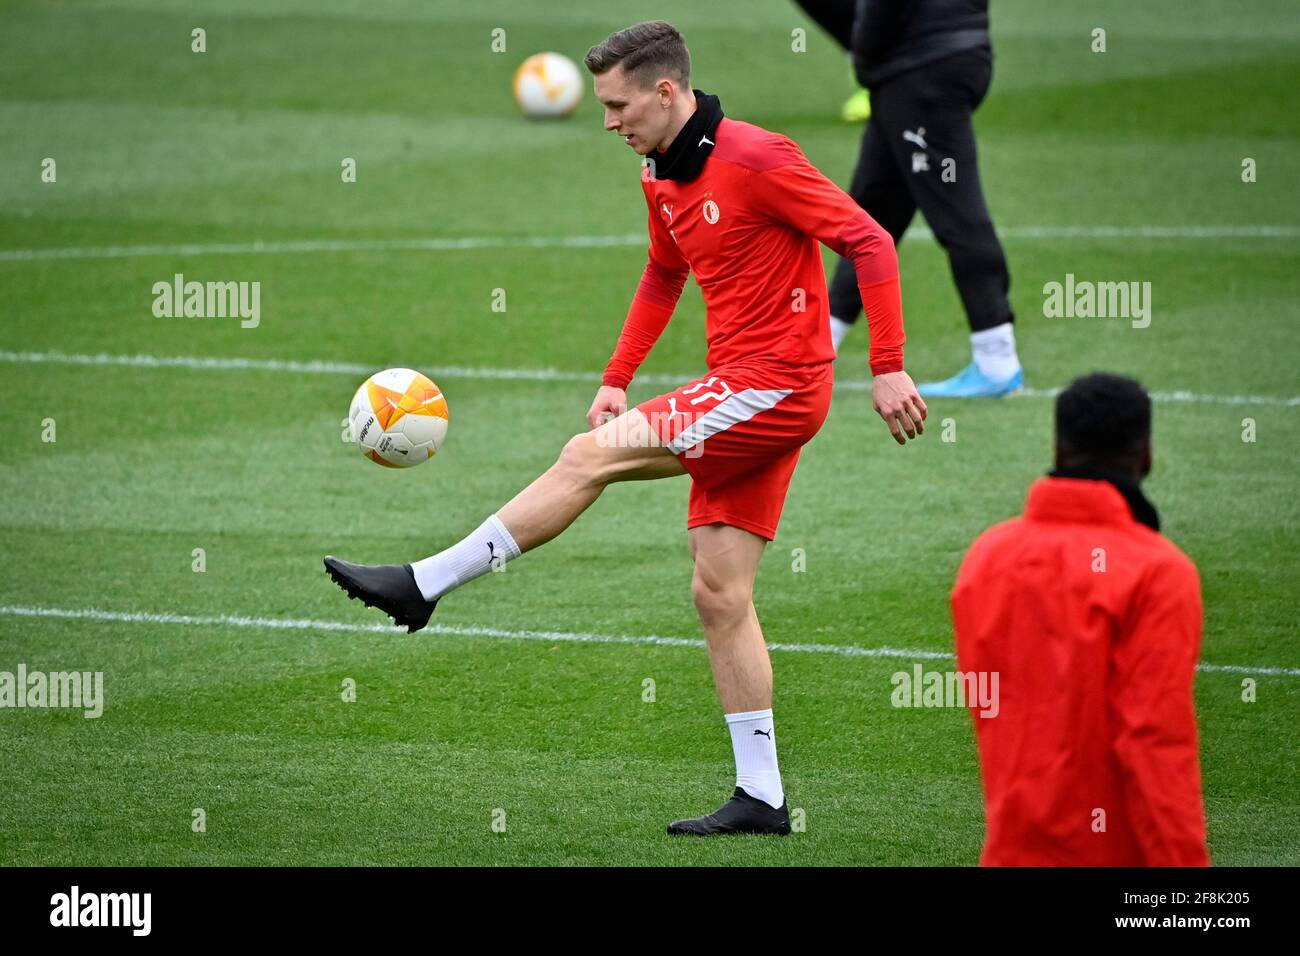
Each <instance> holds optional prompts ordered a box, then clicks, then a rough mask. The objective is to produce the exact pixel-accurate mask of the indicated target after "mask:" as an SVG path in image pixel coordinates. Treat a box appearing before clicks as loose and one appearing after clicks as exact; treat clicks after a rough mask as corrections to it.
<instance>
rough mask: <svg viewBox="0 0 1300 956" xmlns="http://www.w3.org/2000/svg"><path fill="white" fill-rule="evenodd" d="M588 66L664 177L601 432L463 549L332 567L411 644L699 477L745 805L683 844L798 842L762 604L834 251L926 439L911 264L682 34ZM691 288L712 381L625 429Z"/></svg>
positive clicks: (597, 411)
mask: <svg viewBox="0 0 1300 956" xmlns="http://www.w3.org/2000/svg"><path fill="white" fill-rule="evenodd" d="M586 65H587V68H588V70H589V71H590V72H591V73H592V74H593V76H594V77H595V79H594V85H595V90H596V98H597V99H598V100H600V102H601V104H602V105H603V106H604V121H605V129H607V130H609V131H610V132H613V133H616V134H617V135H618V136H620V137H622V139H623V141H624V142H625V143H626V144H627V145H628V146H629V147H630V148H631V149H632V150H633V151H634V152H635V153H637V154H638V155H640V156H644V157H646V160H645V163H644V165H643V167H642V170H641V188H642V190H643V192H644V195H645V201H646V206H647V208H648V211H649V228H650V250H649V257H648V260H647V262H646V265H645V269H644V271H643V273H642V276H641V281H640V284H639V285H638V287H637V290H636V295H635V296H634V297H633V299H632V305H631V308H630V309H629V310H628V314H627V318H626V321H625V322H624V325H623V330H622V334H621V335H620V336H619V339H618V344H617V347H616V348H615V350H614V354H613V357H612V358H611V359H610V361H609V364H608V366H607V367H606V369H605V373H604V376H603V380H602V383H601V387H600V389H599V391H598V392H597V393H596V397H595V400H594V401H593V402H592V405H591V408H590V410H589V411H588V413H587V424H588V426H590V428H591V430H590V431H588V432H586V433H584V434H580V435H577V436H575V437H574V438H573V439H571V440H570V441H569V443H568V444H567V445H565V447H564V450H563V452H562V453H561V454H560V457H559V459H558V460H557V461H556V462H555V464H554V465H553V466H552V467H551V468H550V469H549V470H548V471H547V472H546V473H545V474H543V475H542V476H541V477H539V478H538V479H537V480H536V481H534V482H533V483H532V484H531V485H529V486H528V487H527V488H525V489H524V490H523V491H521V492H520V493H519V494H518V495H516V496H515V497H514V498H513V499H512V500H511V501H509V502H508V503H507V504H506V505H504V506H503V507H502V508H501V509H500V510H499V511H498V512H496V513H495V514H492V515H490V516H489V517H488V518H487V520H486V521H484V523H483V524H482V525H481V526H480V527H479V528H478V529H477V530H475V531H474V532H473V533H471V534H470V535H469V536H468V537H466V538H464V539H463V540H462V541H460V542H459V543H457V544H454V545H452V546H451V547H450V548H447V549H446V550H444V551H441V552H439V553H438V554H435V555H433V556H432V557H429V558H425V559H424V560H422V561H416V562H414V563H413V564H407V565H359V564H352V563H350V562H347V561H342V560H340V559H338V558H334V557H326V559H325V567H326V570H327V571H328V572H329V574H330V576H331V577H332V578H333V579H334V581H335V582H336V583H337V584H338V585H339V586H340V587H342V588H343V589H344V590H346V591H347V593H348V594H349V596H351V597H354V598H360V599H361V600H363V601H365V602H366V603H367V604H369V605H371V606H375V607H378V608H380V609H381V610H383V611H384V612H385V613H387V614H389V615H390V616H391V617H392V618H393V619H394V620H395V621H397V622H398V623H399V624H401V625H404V626H406V627H407V628H408V629H409V630H411V631H415V630H418V629H420V628H422V627H424V626H425V624H426V623H427V622H428V620H429V616H430V614H431V613H432V611H433V608H434V605H435V604H436V603H437V602H438V600H439V599H440V598H441V597H442V596H443V595H445V594H447V593H448V592H450V591H451V590H452V589H454V588H456V587H459V586H460V585H463V584H465V583H467V582H469V581H471V580H473V579H474V578H477V577H480V576H481V575H483V574H485V573H487V572H488V571H489V570H492V569H494V568H497V567H500V566H501V565H502V564H504V563H505V562H506V561H509V560H511V559H513V558H516V557H518V556H519V555H520V554H522V553H523V552H525V551H529V550H531V549H533V548H536V547H538V546H540V545H542V544H545V543H546V542H547V541H549V540H551V539H552V538H554V537H555V536H556V535H558V534H560V533H561V532H562V531H563V530H564V529H565V528H567V527H568V526H569V525H570V524H572V523H573V522H574V521H575V520H576V519H577V518H578V516H579V515H580V514H582V512H583V511H585V510H586V509H587V508H588V507H589V506H590V505H591V504H592V503H593V502H595V500H596V499H597V498H598V497H599V496H600V494H601V492H602V491H604V489H605V488H606V487H607V486H608V485H610V484H611V483H613V482H618V481H635V480H642V479H652V478H668V477H672V476H676V475H683V474H689V475H690V476H691V494H690V508H689V514H688V517H687V522H686V526H687V529H688V531H687V534H688V537H689V540H690V548H691V555H692V557H693V558H694V561H695V573H694V577H693V579H692V581H691V593H692V597H693V598H694V601H695V607H696V610H697V612H698V614H699V617H700V622H701V624H702V625H703V628H704V633H705V636H706V638H707V640H708V649H709V661H710V663H711V664H712V667H713V675H714V681H715V684H716V686H717V690H718V696H719V698H720V700H721V703H722V707H723V710H724V712H725V715H726V721H727V725H728V729H729V731H730V734H731V740H732V748H733V752H734V755H735V759H736V789H735V792H734V793H733V795H732V797H731V799H730V800H728V801H727V802H726V803H725V804H724V805H723V806H722V807H721V808H719V809H718V810H717V811H716V812H714V813H710V814H706V815H704V816H702V817H696V818H691V819H687V820H679V821H676V822H675V823H673V824H671V825H670V826H669V828H668V832H669V833H670V834H691V835H701V836H707V835H713V834H731V833H775V834H786V833H789V832H790V815H789V811H788V809H787V805H786V799H785V793H784V789H783V787H782V784H781V775H780V772H779V769H778V766H777V759H776V739H775V729H774V727H773V724H772V665H771V661H770V659H769V657H768V653H767V645H766V644H765V643H764V640H763V632H762V630H761V629H760V627H759V623H758V617H757V615H756V613H755V611H754V603H753V585H754V576H755V573H756V572H757V570H758V563H759V559H760V558H761V557H762V553H763V548H764V546H765V545H766V544H767V542H768V541H770V540H771V539H772V538H773V537H774V536H775V535H776V528H777V522H778V521H779V520H780V517H781V510H782V506H783V505H784V503H785V496H786V490H787V488H788V487H789V484H790V477H791V475H792V474H793V473H794V467H795V463H796V462H797V461H798V459H799V451H800V448H801V447H802V446H803V445H804V444H805V443H806V442H807V441H808V440H809V439H811V438H812V437H813V435H815V434H816V433H817V431H818V429H820V428H821V425H822V421H823V420H824V419H825V417H826V413H827V410H828V408H829V405H830V399H831V386H832V369H833V362H834V358H835V349H834V348H833V347H832V345H831V340H830V326H829V321H830V320H829V312H828V307H827V295H826V275H825V272H824V271H823V268H822V260H821V253H820V251H819V247H818V243H819V242H821V243H824V244H825V245H827V246H829V247H830V248H831V249H833V250H835V251H836V252H838V253H839V254H840V255H842V256H844V257H846V258H847V259H849V260H850V261H852V262H853V263H854V266H855V267H856V269H857V271H858V282H859V289H860V292H861V295H862V299H863V301H864V303H865V304H866V313H867V323H868V326H869V328H870V331H871V356H870V361H871V370H872V373H873V375H874V380H873V382H872V398H873V403H874V406H875V409H876V411H877V412H878V413H879V414H880V416H881V417H882V418H883V419H884V420H885V422H886V423H887V424H888V426H889V428H890V431H891V432H892V433H893V435H894V438H895V440H896V441H897V442H898V443H899V444H903V443H905V442H906V441H907V439H908V438H915V437H916V436H918V435H920V434H921V432H922V431H923V428H924V420H925V416H926V407H925V403H924V402H923V401H922V400H921V397H920V396H919V395H918V394H917V390H916V386H915V385H914V384H913V383H912V379H911V378H910V377H909V376H908V374H907V373H906V372H905V371H903V341H904V336H903V312H902V300H901V294H900V292H899V281H898V256H897V253H896V252H895V249H894V243H893V240H892V239H891V238H890V237H889V234H888V233H887V232H885V231H884V230H883V229H882V228H881V227H880V226H879V225H878V224H877V223H876V222H875V220H873V219H872V218H871V217H870V216H869V215H868V214H867V213H865V212H864V211H863V210H862V209H861V208H859V207H858V205H857V203H855V202H854V201H853V200H852V199H850V198H849V196H847V195H846V194H845V193H844V192H843V191H842V190H841V189H840V188H839V187H838V186H836V185H835V184H834V183H832V182H831V181H830V180H828V179H827V178H826V177H825V176H823V175H822V174H821V173H820V172H818V171H817V169H815V168H814V167H813V166H812V164H811V163H809V162H808V160H807V159H806V158H805V157H804V155H803V153H802V152H801V151H800V150H799V147H798V146H796V145H795V144H794V143H793V142H791V141H790V140H789V139H787V138H786V137H784V136H782V135H780V134H778V133H772V132H769V131H767V130H765V129H761V128H759V127H757V126H753V125H751V124H749V123H743V122H740V121H738V120H734V119H728V118H726V117H724V116H723V114H722V106H721V104H720V103H719V101H718V98H717V97H716V96H710V95H708V94H706V93H703V92H702V91H700V90H693V89H692V88H691V84H690V54H689V53H688V52H687V49H686V43H685V41H684V40H683V39H682V36H681V34H680V33H678V32H677V30H676V29H675V28H674V27H673V26H672V25H671V24H669V23H665V22H663V21H654V22H650V23H640V24H637V25H635V26H633V27H629V28H628V29H626V30H621V31H619V32H618V33H615V34H613V35H611V36H610V37H608V38H607V39H606V40H605V41H604V42H602V43H600V44H598V45H597V46H595V47H593V48H592V49H591V50H590V51H589V52H588V53H587V56H586ZM688 273H694V275H695V278H696V281H697V282H698V283H699V286H700V291H701V292H702V293H703V295H704V303H705V308H706V317H705V332H706V336H707V339H708V358H707V363H708V372H707V373H706V374H705V375H702V376H700V377H699V378H697V379H694V380H693V381H690V382H687V383H686V384H684V385H683V386H682V387H681V388H677V389H674V390H673V391H670V392H667V393H665V394H663V395H659V396H658V397H655V398H651V399H649V400H647V401H644V402H642V403H641V404H640V405H637V406H635V407H633V408H630V409H629V408H628V404H627V393H626V391H625V389H626V388H627V386H628V383H629V382H630V381H631V380H632V377H633V375H635V373H636V371H637V369H638V368H639V367H640V365H641V362H642V360H644V359H645V357H646V355H647V354H648V353H649V351H650V349H651V348H652V347H653V346H654V344H655V342H656V340H657V339H658V338H659V335H660V333H662V332H663V330H664V327H665V326H666V325H667V323H668V320H669V318H670V317H671V316H672V313H673V310H674V308H675V307H676V305H677V299H678V296H679V295H680V294H681V291H682V286H683V284H684V283H685V282H686V276H687V274H688ZM627 586H628V587H631V586H632V583H631V580H629V582H628V584H627ZM619 587H620V586H619V585H616V584H614V583H613V582H611V583H610V593H611V597H612V598H613V599H614V600H623V599H624V593H623V592H622V591H620V590H619ZM628 593H630V592H628Z"/></svg>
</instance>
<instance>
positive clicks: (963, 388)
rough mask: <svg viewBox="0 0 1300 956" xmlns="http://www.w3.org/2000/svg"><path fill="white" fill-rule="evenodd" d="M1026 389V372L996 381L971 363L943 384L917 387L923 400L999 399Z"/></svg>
mask: <svg viewBox="0 0 1300 956" xmlns="http://www.w3.org/2000/svg"><path fill="white" fill-rule="evenodd" d="M1024 387H1025V370H1024V369H1023V368H1018V369H1016V374H1014V375H1012V376H1011V377H1010V378H1008V379H1005V380H1003V381H1000V382H999V381H995V380H993V379H991V378H989V377H988V376H987V375H985V374H984V373H983V372H981V371H980V369H979V366H978V365H976V364H975V363H974V362H971V363H970V364H969V365H967V366H966V367H965V368H964V369H962V370H961V371H960V372H958V373H957V374H956V375H954V376H953V377H952V378H949V379H944V380H943V381H942V382H923V383H922V384H920V385H918V386H917V387H916V390H917V391H918V392H920V393H921V397H922V398H998V397H1000V396H1002V395H1009V394H1011V393H1012V392H1015V391H1019V390H1020V389H1022V388H1024Z"/></svg>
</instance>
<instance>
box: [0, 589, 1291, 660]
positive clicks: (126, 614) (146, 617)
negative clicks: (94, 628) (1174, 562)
mask: <svg viewBox="0 0 1300 956" xmlns="http://www.w3.org/2000/svg"><path fill="white" fill-rule="evenodd" d="M0 615H7V616H9V617H25V618H45V619H51V618H53V619H57V620H77V621H100V622H107V623H114V624H170V625H183V626H187V627H209V626H213V627H244V628H257V629H262V630H278V631H328V632H331V633H340V632H341V633H346V634H392V635H397V636H406V631H404V630H403V629H402V628H399V627H394V626H392V625H389V624H348V623H345V622H342V621H317V620H310V619H304V618H284V617H243V616H239V615H230V614H211V615H203V614H171V613H163V614H154V613H150V612H144V611H104V610H100V609H99V608H71V609H69V608H54V607H23V606H0ZM423 633H425V634H448V635H454V636H456V637H495V638H501V639H504V640H511V641H553V642H560V643H569V644H639V645H652V646H657V647H694V648H700V649H703V648H705V647H706V646H707V645H706V644H705V642H704V641H703V640H701V639H700V638H696V637H660V636H658V635H653V634H646V635H626V634H619V635H616V634H583V633H574V632H571V631H532V630H521V631H516V630H507V629H504V628H499V627H453V626H449V625H444V624H430V625H429V626H428V627H426V628H425V629H424V631H423ZM767 646H768V649H769V650H773V651H787V652H791V653H799V654H834V655H838V656H840V657H886V658H899V659H902V660H929V661H946V660H952V657H953V655H952V654H950V653H947V652H944V651H926V650H919V649H916V648H907V647H860V646H858V645H856V644H790V643H785V642H780V641H769V642H768V645H767ZM1196 669H1197V670H1199V671H1203V672H1206V673H1218V674H1252V675H1262V676H1271V677H1300V668H1297V667H1252V666H1249V665H1245V664H1198V665H1196Z"/></svg>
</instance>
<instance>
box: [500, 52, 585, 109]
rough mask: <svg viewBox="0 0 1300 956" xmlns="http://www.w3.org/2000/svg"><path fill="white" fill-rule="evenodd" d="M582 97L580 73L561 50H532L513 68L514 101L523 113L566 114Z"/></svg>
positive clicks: (574, 107)
mask: <svg viewBox="0 0 1300 956" xmlns="http://www.w3.org/2000/svg"><path fill="white" fill-rule="evenodd" d="M581 99H582V74H581V73H579V72H578V67H577V65H576V64H575V63H574V62H573V61H572V60H570V59H569V58H568V57H567V56H564V55H563V54H561V53H535V54H534V55H532V56H530V57H529V58H528V59H526V60H524V62H523V63H521V64H520V65H519V69H517V70H515V102H516V103H518V104H519V108H520V109H521V110H523V112H524V115H525V116H531V117H534V118H543V117H556V116H568V115H569V114H570V113H572V112H573V111H574V110H575V109H577V106H578V101H579V100H581Z"/></svg>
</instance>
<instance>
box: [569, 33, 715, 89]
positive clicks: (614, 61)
mask: <svg viewBox="0 0 1300 956" xmlns="http://www.w3.org/2000/svg"><path fill="white" fill-rule="evenodd" d="M583 62H584V63H585V64H586V65H587V69H588V70H589V71H591V74H592V75H593V76H599V75H600V74H602V73H605V72H607V71H609V70H612V69H613V68H614V67H616V66H618V64H620V63H621V64H623V72H624V73H626V74H627V75H628V77H629V78H631V79H634V80H635V81H636V82H637V83H638V84H640V85H641V86H642V87H648V86H651V85H653V84H654V83H655V82H656V81H657V80H658V79H659V78H660V77H662V76H671V77H673V78H675V79H676V80H677V81H678V83H680V84H681V86H682V87H683V88H689V86H690V82H691V54H690V51H689V50H687V49H686V41H685V40H683V39H682V35H681V34H680V33H678V32H677V28H676V27H675V26H673V25H672V24H671V23H668V22H667V21H666V20H649V21H647V22H645V23H637V24H634V25H633V26H630V27H628V28H627V29H626V30H619V31H618V32H617V33H611V34H610V35H609V36H608V37H606V38H605V39H604V40H602V41H601V42H600V43H597V44H596V45H595V46H594V47H592V48H591V49H590V50H588V51H587V55H586V56H585V57H584V58H583Z"/></svg>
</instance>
